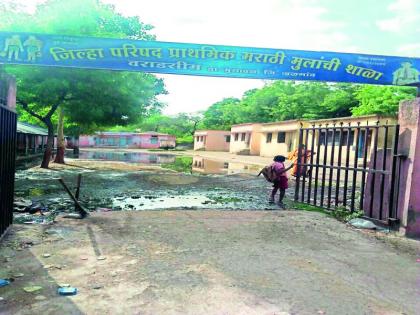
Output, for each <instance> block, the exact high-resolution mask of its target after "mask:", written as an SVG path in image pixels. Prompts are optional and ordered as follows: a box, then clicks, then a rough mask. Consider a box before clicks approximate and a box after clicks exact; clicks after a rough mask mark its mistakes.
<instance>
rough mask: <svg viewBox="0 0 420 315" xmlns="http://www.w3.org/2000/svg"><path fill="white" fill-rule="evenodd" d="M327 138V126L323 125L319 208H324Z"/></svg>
mask: <svg viewBox="0 0 420 315" xmlns="http://www.w3.org/2000/svg"><path fill="white" fill-rule="evenodd" d="M328 136H329V129H328V124H327V125H325V140H324V141H325V142H324V159H323V161H322V181H321V199H320V205H321V207H323V206H324V194H325V175H326V174H325V173H326V171H327V169H326V166H327V152H328Z"/></svg>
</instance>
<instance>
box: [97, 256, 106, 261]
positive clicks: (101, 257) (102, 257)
mask: <svg viewBox="0 0 420 315" xmlns="http://www.w3.org/2000/svg"><path fill="white" fill-rule="evenodd" d="M96 259H97V260H105V259H106V257H105V256H98V258H96Z"/></svg>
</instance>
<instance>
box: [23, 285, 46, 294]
mask: <svg viewBox="0 0 420 315" xmlns="http://www.w3.org/2000/svg"><path fill="white" fill-rule="evenodd" d="M40 290H42V287H41V286H38V285H33V286H30V287H24V288H23V291H25V292H28V293H33V292H37V291H40Z"/></svg>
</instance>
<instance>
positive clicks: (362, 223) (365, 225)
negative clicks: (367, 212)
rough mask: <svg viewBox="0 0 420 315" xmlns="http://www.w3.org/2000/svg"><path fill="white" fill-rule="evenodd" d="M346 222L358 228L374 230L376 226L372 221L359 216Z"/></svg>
mask: <svg viewBox="0 0 420 315" xmlns="http://www.w3.org/2000/svg"><path fill="white" fill-rule="evenodd" d="M348 224H350V225H351V226H353V227H355V228H358V229H368V230H375V229H376V228H377V226H376V225H375V224H374V223H373V222H371V221H369V220H365V219H361V218H355V219H352V220H350V221H349V222H348Z"/></svg>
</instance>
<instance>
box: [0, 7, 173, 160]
mask: <svg viewBox="0 0 420 315" xmlns="http://www.w3.org/2000/svg"><path fill="white" fill-rule="evenodd" d="M10 10H11V9H10ZM15 11H16V10H15V9H13V10H11V11H10V13H11V14H13V19H11V18H5V19H4V20H1V17H2V16H6V17H7V13H6V14H5V13H2V14H0V27H5V28H7V29H9V30H15V31H31V32H34V31H36V32H46V33H59V34H64V35H89V36H96V37H115V38H130V39H147V40H153V39H154V36H152V35H150V34H149V33H148V31H149V30H150V29H151V28H152V27H151V26H150V25H146V24H143V23H142V22H140V20H139V18H138V17H124V16H122V15H120V14H118V13H116V12H115V10H114V7H113V6H110V5H106V4H103V3H101V2H100V1H97V0H74V1H66V0H49V1H47V2H46V3H44V4H41V5H39V6H38V7H37V10H36V12H35V14H34V15H33V16H28V15H27V14H26V15H25V14H24V13H22V12H18V13H16V12H15ZM7 70H8V71H9V72H11V73H13V74H15V76H16V77H17V81H18V104H20V106H21V108H22V109H23V110H25V111H27V112H28V113H29V114H30V115H32V116H33V117H36V118H37V119H39V120H40V121H41V122H43V123H44V124H45V125H46V126H47V128H48V135H49V139H48V142H47V149H46V151H45V154H44V159H43V162H42V165H41V167H48V164H49V160H50V156H51V150H52V143H53V137H54V128H53V125H52V119H53V117H54V114H55V112H56V110H57V109H58V108H59V107H61V108H62V109H63V113H64V114H65V115H66V116H67V120H68V122H69V124H70V125H71V126H72V128H71V129H70V130H72V131H75V132H77V131H80V130H83V129H84V130H86V129H90V128H93V127H98V126H109V125H112V124H127V123H130V121H131V122H132V121H135V120H136V118H137V116H138V115H142V114H145V113H146V114H147V112H149V111H152V110H153V109H154V108H155V107H160V106H161V104H160V103H159V102H157V101H156V98H155V96H156V95H157V94H160V93H164V92H165V90H164V85H163V81H162V80H159V79H157V78H156V77H154V76H153V75H150V74H142V73H123V72H112V71H98V70H85V69H68V68H67V69H59V68H51V69H47V68H37V67H8V68H7ZM126 118H127V119H126ZM60 154H62V151H60ZM59 160H60V159H59Z"/></svg>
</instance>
